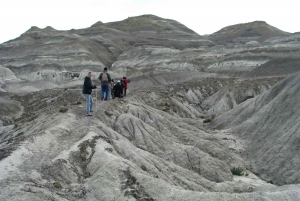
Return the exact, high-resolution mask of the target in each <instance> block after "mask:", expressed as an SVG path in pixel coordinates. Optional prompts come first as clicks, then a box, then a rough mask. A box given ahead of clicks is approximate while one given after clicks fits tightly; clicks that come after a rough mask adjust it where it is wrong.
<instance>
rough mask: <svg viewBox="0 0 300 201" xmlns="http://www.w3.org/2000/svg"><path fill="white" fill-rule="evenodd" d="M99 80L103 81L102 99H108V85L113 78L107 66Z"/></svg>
mask: <svg viewBox="0 0 300 201" xmlns="http://www.w3.org/2000/svg"><path fill="white" fill-rule="evenodd" d="M99 80H100V82H101V100H103V99H104V100H106V101H107V100H108V97H109V94H108V85H110V82H111V78H110V75H109V73H108V72H107V67H105V68H104V70H103V72H101V73H100V75H99Z"/></svg>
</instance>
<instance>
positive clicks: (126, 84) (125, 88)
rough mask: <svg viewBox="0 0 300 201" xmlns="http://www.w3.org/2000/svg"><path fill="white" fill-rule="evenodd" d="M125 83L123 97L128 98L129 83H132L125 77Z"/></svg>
mask: <svg viewBox="0 0 300 201" xmlns="http://www.w3.org/2000/svg"><path fill="white" fill-rule="evenodd" d="M123 82H124V85H125V87H124V93H123V95H124V96H126V90H127V89H128V83H130V80H129V79H127V78H126V77H125V76H124V77H123Z"/></svg>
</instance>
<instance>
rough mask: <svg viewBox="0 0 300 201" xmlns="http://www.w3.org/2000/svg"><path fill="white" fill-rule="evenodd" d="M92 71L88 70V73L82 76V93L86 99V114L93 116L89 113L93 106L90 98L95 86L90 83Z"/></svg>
mask: <svg viewBox="0 0 300 201" xmlns="http://www.w3.org/2000/svg"><path fill="white" fill-rule="evenodd" d="M91 77H92V72H89V73H88V75H87V76H86V77H85V78H84V83H83V89H82V93H83V95H84V96H85V101H86V116H93V115H92V114H91V112H93V111H92V107H93V99H92V96H91V94H92V90H93V89H96V88H97V86H96V85H93V84H92V80H91Z"/></svg>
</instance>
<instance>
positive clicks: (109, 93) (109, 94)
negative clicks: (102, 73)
mask: <svg viewBox="0 0 300 201" xmlns="http://www.w3.org/2000/svg"><path fill="white" fill-rule="evenodd" d="M107 95H108V100H109V99H110V96H111V86H110V85H108V94H107Z"/></svg>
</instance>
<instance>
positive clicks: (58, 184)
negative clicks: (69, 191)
mask: <svg viewBox="0 0 300 201" xmlns="http://www.w3.org/2000/svg"><path fill="white" fill-rule="evenodd" d="M53 186H54V187H55V188H61V185H60V183H59V182H57V181H56V182H54V183H53Z"/></svg>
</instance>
